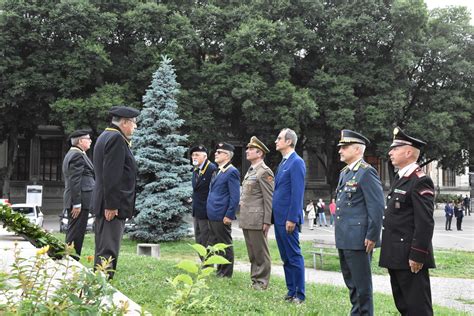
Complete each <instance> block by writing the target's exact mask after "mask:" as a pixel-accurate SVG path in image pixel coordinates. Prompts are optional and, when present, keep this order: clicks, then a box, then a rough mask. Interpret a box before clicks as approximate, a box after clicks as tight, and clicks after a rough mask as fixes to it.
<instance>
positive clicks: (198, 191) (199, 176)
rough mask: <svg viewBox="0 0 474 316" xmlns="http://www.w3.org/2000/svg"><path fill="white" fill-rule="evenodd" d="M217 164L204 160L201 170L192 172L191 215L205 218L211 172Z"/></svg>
mask: <svg viewBox="0 0 474 316" xmlns="http://www.w3.org/2000/svg"><path fill="white" fill-rule="evenodd" d="M216 169H217V166H216V165H215V164H213V163H212V162H210V161H209V160H206V161H205V162H204V165H203V168H202V170H200V171H199V170H196V171H194V172H193V179H192V184H193V217H196V218H199V219H207V208H206V204H207V196H208V195H209V185H210V183H211V178H212V174H213V173H214V171H215V170H216Z"/></svg>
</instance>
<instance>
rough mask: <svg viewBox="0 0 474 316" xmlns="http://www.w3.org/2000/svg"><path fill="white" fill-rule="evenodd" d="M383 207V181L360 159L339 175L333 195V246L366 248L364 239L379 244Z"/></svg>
mask: <svg viewBox="0 0 474 316" xmlns="http://www.w3.org/2000/svg"><path fill="white" fill-rule="evenodd" d="M383 209H384V196H383V189H382V183H381V182H380V178H379V176H378V174H377V171H376V170H375V169H374V168H373V167H372V166H371V165H369V164H368V163H366V162H365V161H363V160H360V161H359V162H357V163H356V165H355V166H354V168H353V169H352V170H350V169H349V167H348V166H346V167H345V168H344V169H342V171H341V174H340V176H339V184H338V186H337V196H336V221H335V235H336V248H338V249H347V250H362V249H365V245H364V241H365V239H368V240H371V241H375V242H376V246H379V245H380V242H379V240H380V230H381V227H382V216H383Z"/></svg>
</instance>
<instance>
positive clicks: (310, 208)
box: [306, 200, 316, 230]
mask: <svg viewBox="0 0 474 316" xmlns="http://www.w3.org/2000/svg"><path fill="white" fill-rule="evenodd" d="M306 213H307V214H308V228H309V229H310V230H314V228H313V227H314V220H315V219H316V211H315V210H314V203H313V200H311V201H309V203H308V205H307V206H306Z"/></svg>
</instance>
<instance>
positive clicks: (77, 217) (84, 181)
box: [62, 130, 95, 260]
mask: <svg viewBox="0 0 474 316" xmlns="http://www.w3.org/2000/svg"><path fill="white" fill-rule="evenodd" d="M69 138H70V141H71V145H72V146H71V148H70V149H69V151H68V152H67V153H66V156H65V157H64V160H63V168H62V169H63V176H64V208H65V209H66V210H67V215H68V229H67V232H66V243H67V244H71V243H73V244H74V250H75V251H76V254H77V256H75V255H74V256H73V257H74V258H75V259H77V260H78V259H79V257H78V256H80V255H81V250H82V243H83V242H84V235H85V233H86V228H87V220H88V218H89V210H90V209H91V200H92V190H93V188H94V183H95V181H94V166H93V165H92V161H90V159H89V157H87V155H86V151H88V150H89V148H90V147H91V144H92V140H91V137H90V135H89V131H87V130H77V131H75V132H73V133H71V135H70V136H69Z"/></svg>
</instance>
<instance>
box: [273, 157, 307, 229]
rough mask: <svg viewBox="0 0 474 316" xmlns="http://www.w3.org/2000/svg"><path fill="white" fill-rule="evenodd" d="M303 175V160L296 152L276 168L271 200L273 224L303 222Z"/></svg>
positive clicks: (304, 174)
mask: <svg viewBox="0 0 474 316" xmlns="http://www.w3.org/2000/svg"><path fill="white" fill-rule="evenodd" d="M305 176H306V166H305V163H304V160H303V159H302V158H301V157H300V156H298V154H297V153H296V152H294V153H292V154H291V155H290V157H289V158H288V160H287V161H285V163H284V164H283V165H281V166H280V167H279V169H278V170H277V174H276V176H275V191H274V192H273V201H272V208H273V220H274V223H275V225H285V224H286V221H291V222H293V223H296V224H302V223H303V197H304V185H305V183H304V180H305Z"/></svg>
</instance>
